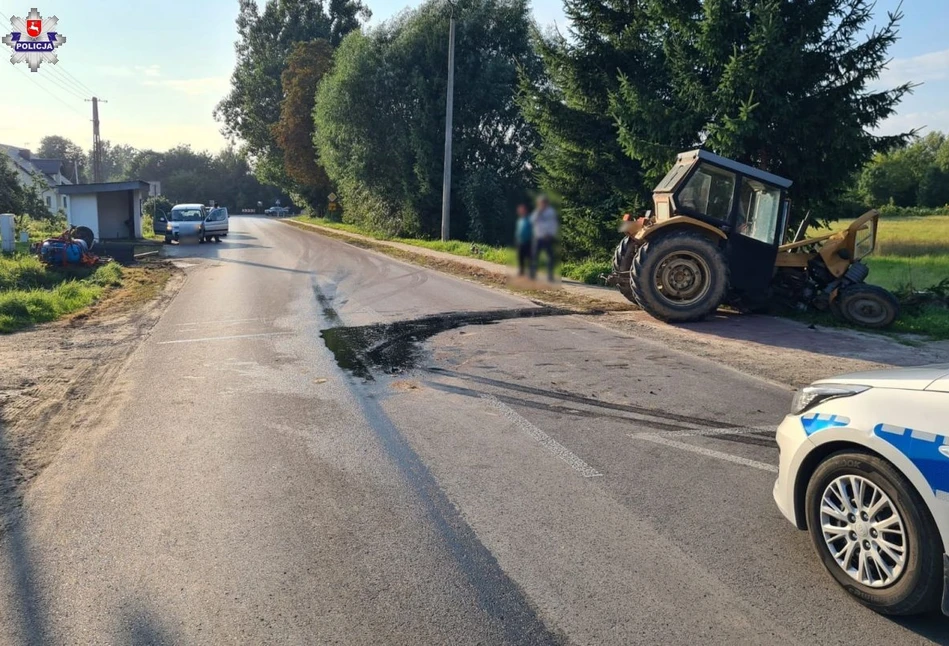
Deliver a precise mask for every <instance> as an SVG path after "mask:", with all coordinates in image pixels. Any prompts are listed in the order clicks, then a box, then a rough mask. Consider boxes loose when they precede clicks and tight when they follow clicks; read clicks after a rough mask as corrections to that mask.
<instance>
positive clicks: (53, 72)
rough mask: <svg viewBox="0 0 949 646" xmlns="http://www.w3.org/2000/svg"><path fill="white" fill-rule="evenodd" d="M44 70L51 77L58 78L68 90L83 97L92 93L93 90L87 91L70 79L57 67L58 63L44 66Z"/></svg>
mask: <svg viewBox="0 0 949 646" xmlns="http://www.w3.org/2000/svg"><path fill="white" fill-rule="evenodd" d="M46 72H47V73H48V74H49V75H50V76H51V77H53V78H56V79H58V80H59V81H60V82H61V83H63V84H65V85H66V87H68V88H69V89H70V90H72V91H73V92H75V93H76V94H79V95H81V96H82V98H83V99H85V98H86V97H88V96H90V95H92V94H94V92H90V91H88V90H87V89H86V88H84V87H82V86H81V85H79V84H78V83H76V82H75V81H73V80H71V79H70V77H68V76H66V75H65V74H64V73H63V70H61V69H59V65H52V66H49V67H47V68H46Z"/></svg>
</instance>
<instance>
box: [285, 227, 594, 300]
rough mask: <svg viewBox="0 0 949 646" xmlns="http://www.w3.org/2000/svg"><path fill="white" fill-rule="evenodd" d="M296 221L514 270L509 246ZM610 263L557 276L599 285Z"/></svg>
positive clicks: (575, 265)
mask: <svg viewBox="0 0 949 646" xmlns="http://www.w3.org/2000/svg"><path fill="white" fill-rule="evenodd" d="M291 219H292V220H296V221H297V222H305V223H307V224H316V225H319V226H321V227H327V228H329V229H336V230H338V231H346V232H347V233H357V234H359V235H364V236H367V237H370V238H375V239H377V240H387V241H391V242H400V243H402V244H407V245H412V246H413V247H422V248H424V249H431V250H433V251H441V252H444V253H450V254H451V255H453V256H461V257H463V258H478V259H480V260H485V261H487V262H493V263H496V264H499V265H507V266H509V267H513V266H514V265H515V264H516V263H517V252H516V251H515V250H514V249H513V248H512V247H493V246H491V245H484V244H480V243H471V242H462V241H461V240H449V241H448V242H442V241H441V240H423V239H421V238H392V237H387V236H384V235H380V234H378V233H374V232H372V231H366V230H364V229H360V228H359V227H357V226H354V225H352V224H345V223H343V222H331V221H329V220H325V219H323V218H314V217H309V216H305V215H301V216H297V217H294V218H291ZM610 269H611V267H610V261H609V260H603V261H598V260H586V261H583V262H565V263H563V264H561V266H560V275H561V276H563V277H564V278H569V279H570V280H576V281H578V282H581V283H586V284H587V285H600V284H602V281H600V274H604V273H609V272H610Z"/></svg>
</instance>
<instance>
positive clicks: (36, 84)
mask: <svg viewBox="0 0 949 646" xmlns="http://www.w3.org/2000/svg"><path fill="white" fill-rule="evenodd" d="M13 69H15V70H16V71H17V72H19V73H20V74H22V75H23V76H25V77H26V80H28V81H29V82H30V83H32V84H33V85H35V86H36V87H38V88H39V89H41V90H43V91H44V92H45V93H46V94H48V95H50V96H51V97H53V98H54V99H56V100H57V101H59V102H60V103H62V104H63V105H64V106H66V107H67V108H68V109H70V110H72V111H73V112H75V113H76V114H78V115H79V116H80V117H82V118H83V119H85V118H86V115H84V114H83V113H81V112H80V111H79V110H77V109H76V108H74V107H72V106H71V105H69V104H68V103H66V102H65V101H63V100H62V99H61V98H59V97H58V96H56V95H55V94H53V93H52V92H51V91H50V90H49V88H45V87H43V86H42V85H40V84H39V83H38V82H37V81H36V79H34V78H33V77H32V76H30V75H29V74H27V73H26V72H24V71H23V70H21V69H20V68H19V67H16V66H15V65H14V66H13Z"/></svg>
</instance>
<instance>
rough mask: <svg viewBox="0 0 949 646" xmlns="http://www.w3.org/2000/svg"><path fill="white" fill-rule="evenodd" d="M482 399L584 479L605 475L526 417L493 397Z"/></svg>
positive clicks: (487, 396)
mask: <svg viewBox="0 0 949 646" xmlns="http://www.w3.org/2000/svg"><path fill="white" fill-rule="evenodd" d="M481 398H482V399H484V400H485V401H486V402H488V403H489V404H490V405H491V406H493V407H494V408H496V409H498V410H499V411H500V412H501V414H502V415H504V417H506V418H507V419H508V420H509V421H510V422H512V423H513V424H514V425H515V426H516V427H518V428H519V429H521V430H522V431H524V432H525V433H527V434H528V435H530V436H531V437H532V438H534V439H535V440H537V441H538V442H539V443H540V445H541V446H543V447H544V448H545V449H547V450H548V451H550V452H551V453H553V454H554V455H556V456H557V457H558V458H560V459H561V460H563V461H564V462H566V463H567V464H569V465H570V466H571V467H573V468H574V469H576V470H577V471H579V472H580V475H582V476H583V477H584V478H598V477H601V476H602V475H603V474H602V473H600V472H599V471H597V470H596V469H594V468H593V467H591V466H590V465H589V464H587V463H586V462H584V461H583V460H582V459H581V458H580V457H579V456H577V455H576V454H575V453H573V452H571V451H570V450H569V449H567V448H566V447H565V446H564V445H563V444H561V443H560V442H558V441H557V440H555V439H554V438H552V437H550V436H549V435H547V434H546V433H544V432H543V431H542V430H540V429H539V428H537V427H536V426H534V425H533V424H532V423H531V422H529V421H528V420H527V419H525V418H524V417H521V416H520V415H519V414H518V413H517V411H515V410H514V409H513V408H511V407H510V406H508V405H507V404H505V403H504V402H502V401H501V400H499V399H498V398H497V397H494V396H492V395H484V394H483V395H481Z"/></svg>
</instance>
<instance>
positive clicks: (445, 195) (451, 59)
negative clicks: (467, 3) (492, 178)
mask: <svg viewBox="0 0 949 646" xmlns="http://www.w3.org/2000/svg"><path fill="white" fill-rule="evenodd" d="M448 6H449V7H451V17H450V18H449V22H448V100H447V101H446V102H445V174H444V175H443V176H442V241H443V242H448V237H449V212H450V211H451V121H452V111H453V109H454V103H455V102H454V98H455V97H454V94H455V5H454V4H453V3H452V2H451V0H448Z"/></svg>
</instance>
